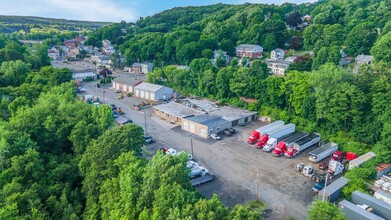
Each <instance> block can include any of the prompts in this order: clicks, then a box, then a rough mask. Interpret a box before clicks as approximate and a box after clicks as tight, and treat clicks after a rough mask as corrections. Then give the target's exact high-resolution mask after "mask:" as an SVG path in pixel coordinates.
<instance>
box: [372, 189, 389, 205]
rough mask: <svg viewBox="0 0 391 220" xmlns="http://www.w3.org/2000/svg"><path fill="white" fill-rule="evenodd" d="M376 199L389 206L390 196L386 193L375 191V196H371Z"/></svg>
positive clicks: (379, 190)
mask: <svg viewBox="0 0 391 220" xmlns="http://www.w3.org/2000/svg"><path fill="white" fill-rule="evenodd" d="M373 196H374V197H375V198H376V199H380V200H383V201H384V202H386V203H388V204H390V205H391V194H390V193H388V192H385V191H383V190H381V189H378V190H376V192H375V194H374V195H373Z"/></svg>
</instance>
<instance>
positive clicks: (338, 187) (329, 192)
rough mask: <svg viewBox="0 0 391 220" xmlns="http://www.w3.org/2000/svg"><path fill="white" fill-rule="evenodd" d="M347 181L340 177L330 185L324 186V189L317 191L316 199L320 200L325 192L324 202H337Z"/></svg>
mask: <svg viewBox="0 0 391 220" xmlns="http://www.w3.org/2000/svg"><path fill="white" fill-rule="evenodd" d="M348 181H349V180H348V179H347V178H345V177H340V178H338V179H337V180H335V181H334V182H333V183H331V184H330V185H328V186H326V189H324V190H321V191H319V193H318V199H320V200H322V198H323V193H324V192H325V198H326V201H329V202H335V201H337V200H338V198H339V196H340V194H341V191H342V188H343V187H344V186H346V184H348Z"/></svg>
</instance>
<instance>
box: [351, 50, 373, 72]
mask: <svg viewBox="0 0 391 220" xmlns="http://www.w3.org/2000/svg"><path fill="white" fill-rule="evenodd" d="M372 62H373V56H370V55H364V54H362V55H358V56H357V57H356V59H355V62H354V74H355V75H357V74H358V70H359V69H360V66H361V65H364V64H366V65H369V64H372Z"/></svg>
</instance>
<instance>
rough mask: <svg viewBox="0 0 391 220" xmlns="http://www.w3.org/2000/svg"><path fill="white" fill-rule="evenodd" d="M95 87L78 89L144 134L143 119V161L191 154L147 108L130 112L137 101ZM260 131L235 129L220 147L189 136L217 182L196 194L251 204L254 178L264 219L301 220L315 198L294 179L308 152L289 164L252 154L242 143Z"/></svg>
mask: <svg viewBox="0 0 391 220" xmlns="http://www.w3.org/2000/svg"><path fill="white" fill-rule="evenodd" d="M95 84H96V82H89V83H85V84H84V85H83V87H84V88H85V89H86V91H87V92H86V94H91V95H94V96H98V97H99V98H100V99H101V100H103V97H102V96H103V91H105V92H104V94H105V99H104V100H105V103H106V104H115V105H116V106H118V107H121V108H122V110H123V111H124V112H125V115H124V117H125V118H130V119H132V120H133V121H134V122H135V123H136V124H139V125H140V126H142V127H143V128H144V127H145V121H144V120H145V118H146V124H147V131H148V134H149V135H152V136H153V137H154V138H155V139H156V141H157V143H155V144H153V145H150V146H149V147H148V149H145V153H146V154H147V156H151V155H153V154H154V153H155V152H156V150H157V149H158V148H159V147H161V146H166V147H173V148H177V149H180V150H186V151H188V152H190V139H191V137H190V135H189V133H187V132H185V131H183V130H181V129H180V127H178V126H176V125H173V124H170V123H168V122H166V121H163V120H161V119H159V118H157V117H154V116H152V111H151V108H148V109H145V110H140V111H136V110H133V109H131V106H132V104H134V103H139V102H140V101H142V100H140V99H139V98H135V97H126V96H125V97H124V98H123V99H120V100H118V99H117V97H118V93H115V92H114V91H113V90H112V89H111V88H110V87H109V86H103V87H101V88H97V87H95ZM144 112H145V114H146V117H144ZM124 117H123V116H120V117H119V118H117V120H118V121H121V120H124V119H125V118H124ZM260 125H261V123H260V122H252V123H250V124H248V125H246V126H245V127H236V128H235V129H236V130H237V133H236V134H234V135H233V136H231V137H223V139H222V140H220V141H216V140H212V139H204V138H201V137H198V136H193V146H194V157H195V159H196V160H197V161H198V162H199V163H200V164H202V165H204V166H205V167H207V168H208V169H209V171H210V172H211V173H212V174H215V175H216V177H217V179H216V181H214V182H211V183H207V184H204V185H201V186H198V187H197V188H198V189H199V190H200V191H201V192H202V193H204V195H205V196H206V197H208V198H210V197H211V196H212V195H213V194H218V195H219V198H220V199H221V201H222V202H223V203H224V204H226V205H227V206H233V205H235V204H237V203H244V202H247V201H250V200H254V199H255V195H256V183H257V176H258V178H259V198H260V199H261V200H262V201H264V202H266V204H267V206H268V209H270V210H268V212H267V215H266V216H265V217H266V218H267V219H287V218H288V217H294V218H295V219H305V218H306V217H307V208H308V206H309V205H310V204H311V202H312V198H313V197H314V196H315V194H314V193H313V192H312V190H311V186H312V184H313V182H312V181H311V180H310V178H307V177H304V176H302V175H300V174H299V173H297V172H296V171H295V166H296V164H297V163H299V162H304V163H305V164H308V163H309V162H308V152H309V151H310V150H306V153H304V154H302V155H299V156H298V157H296V158H294V159H287V158H284V157H280V158H276V157H273V156H272V155H271V154H270V153H265V152H263V151H262V150H259V149H255V148H254V146H253V145H249V144H247V143H246V138H247V137H248V136H249V134H250V133H251V131H252V130H253V129H255V128H257V127H259V126H260ZM311 149H312V148H311ZM148 154H149V155H148Z"/></svg>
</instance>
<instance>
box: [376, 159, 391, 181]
mask: <svg viewBox="0 0 391 220" xmlns="http://www.w3.org/2000/svg"><path fill="white" fill-rule="evenodd" d="M375 169H376V178H377V179H379V178H380V177H381V176H383V175H387V173H389V172H390V171H391V163H381V164H379V165H377V167H376V168H375Z"/></svg>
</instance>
